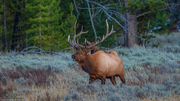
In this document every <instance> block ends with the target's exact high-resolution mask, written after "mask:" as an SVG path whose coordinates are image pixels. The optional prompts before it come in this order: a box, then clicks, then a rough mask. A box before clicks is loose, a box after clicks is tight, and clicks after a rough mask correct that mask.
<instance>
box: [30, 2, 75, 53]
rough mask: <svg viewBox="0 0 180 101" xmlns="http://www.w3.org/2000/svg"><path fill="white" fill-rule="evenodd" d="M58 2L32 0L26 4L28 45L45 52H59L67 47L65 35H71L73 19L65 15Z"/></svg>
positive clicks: (70, 7)
mask: <svg viewBox="0 0 180 101" xmlns="http://www.w3.org/2000/svg"><path fill="white" fill-rule="evenodd" d="M60 4H61V2H60V0H38V1H37V0H32V1H31V2H28V3H27V13H28V14H29V15H28V16H29V18H28V30H27V34H28V37H29V38H30V40H29V45H35V46H38V47H40V48H43V49H45V50H50V51H51V50H61V49H64V48H66V47H67V46H68V43H67V41H66V40H67V35H68V34H70V33H72V31H73V30H72V29H73V24H74V22H75V17H74V16H73V15H72V11H73V8H72V5H70V6H69V8H68V9H70V11H71V12H69V13H68V14H69V15H66V13H65V12H64V11H62V10H61V8H60Z"/></svg>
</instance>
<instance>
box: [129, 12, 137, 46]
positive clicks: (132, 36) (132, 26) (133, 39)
mask: <svg viewBox="0 0 180 101" xmlns="http://www.w3.org/2000/svg"><path fill="white" fill-rule="evenodd" d="M127 20H128V47H134V46H137V19H136V15H131V14H127Z"/></svg>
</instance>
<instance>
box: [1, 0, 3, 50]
mask: <svg viewBox="0 0 180 101" xmlns="http://www.w3.org/2000/svg"><path fill="white" fill-rule="evenodd" d="M2 16H3V3H2V0H1V1H0V39H2V30H3V26H2V19H3V18H2ZM1 49H2V42H0V50H1Z"/></svg>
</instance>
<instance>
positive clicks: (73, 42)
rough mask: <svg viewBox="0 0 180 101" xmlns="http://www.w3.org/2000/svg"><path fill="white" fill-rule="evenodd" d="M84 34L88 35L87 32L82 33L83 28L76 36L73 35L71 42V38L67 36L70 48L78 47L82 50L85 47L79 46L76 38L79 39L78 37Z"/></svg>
mask: <svg viewBox="0 0 180 101" xmlns="http://www.w3.org/2000/svg"><path fill="white" fill-rule="evenodd" d="M85 33H88V31H85V32H84V31H83V27H81V31H80V32H79V33H78V34H74V36H73V40H71V36H70V35H69V36H68V42H69V44H70V45H71V47H73V48H79V47H81V48H83V47H85V46H83V45H81V44H79V42H78V41H77V37H79V36H81V35H82V34H85Z"/></svg>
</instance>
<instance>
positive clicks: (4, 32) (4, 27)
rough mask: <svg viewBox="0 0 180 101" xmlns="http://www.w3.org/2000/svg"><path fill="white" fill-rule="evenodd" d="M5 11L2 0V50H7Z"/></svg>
mask: <svg viewBox="0 0 180 101" xmlns="http://www.w3.org/2000/svg"><path fill="white" fill-rule="evenodd" d="M6 11H7V7H6V0H3V34H2V49H3V51H7V50H8V43H7V18H6V17H7V16H6Z"/></svg>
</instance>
